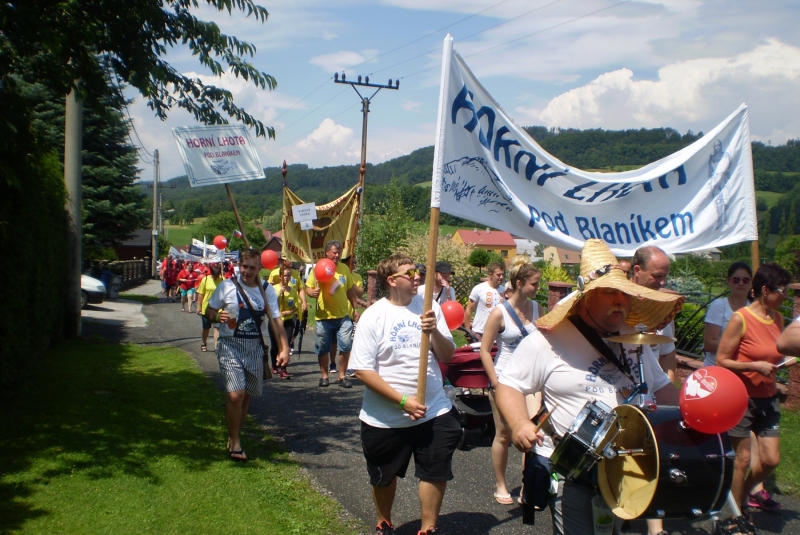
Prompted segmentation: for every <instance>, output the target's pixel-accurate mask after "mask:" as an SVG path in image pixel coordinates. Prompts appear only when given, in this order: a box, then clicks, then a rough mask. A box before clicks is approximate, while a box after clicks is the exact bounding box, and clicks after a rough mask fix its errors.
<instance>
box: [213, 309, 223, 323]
mask: <svg viewBox="0 0 800 535" xmlns="http://www.w3.org/2000/svg"><path fill="white" fill-rule="evenodd" d="M221 312H222V309H220V310H217V315H216V316H214V323H219V315H220V313H221Z"/></svg>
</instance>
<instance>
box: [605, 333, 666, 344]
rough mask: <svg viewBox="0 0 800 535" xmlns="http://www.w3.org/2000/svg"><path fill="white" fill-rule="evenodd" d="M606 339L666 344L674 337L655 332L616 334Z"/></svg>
mask: <svg viewBox="0 0 800 535" xmlns="http://www.w3.org/2000/svg"><path fill="white" fill-rule="evenodd" d="M607 340H610V341H612V342H619V343H620V344H633V345H650V344H667V343H669V342H675V339H674V338H672V337H671V336H664V335H663V334H655V333H633V334H618V335H617V336H612V337H610V338H607Z"/></svg>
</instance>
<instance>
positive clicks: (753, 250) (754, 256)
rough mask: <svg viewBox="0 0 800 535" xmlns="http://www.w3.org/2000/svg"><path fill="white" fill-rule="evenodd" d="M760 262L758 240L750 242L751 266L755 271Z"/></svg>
mask: <svg viewBox="0 0 800 535" xmlns="http://www.w3.org/2000/svg"><path fill="white" fill-rule="evenodd" d="M759 264H760V261H759V258H758V240H755V241H752V242H750V266H751V269H752V270H753V273H755V272H756V271H757V270H758V266H759Z"/></svg>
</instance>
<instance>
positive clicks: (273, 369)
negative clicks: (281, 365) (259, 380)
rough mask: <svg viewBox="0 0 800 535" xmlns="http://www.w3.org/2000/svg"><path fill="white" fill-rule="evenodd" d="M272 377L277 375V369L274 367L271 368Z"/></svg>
mask: <svg viewBox="0 0 800 535" xmlns="http://www.w3.org/2000/svg"><path fill="white" fill-rule="evenodd" d="M272 375H278V368H277V367H276V366H273V367H272Z"/></svg>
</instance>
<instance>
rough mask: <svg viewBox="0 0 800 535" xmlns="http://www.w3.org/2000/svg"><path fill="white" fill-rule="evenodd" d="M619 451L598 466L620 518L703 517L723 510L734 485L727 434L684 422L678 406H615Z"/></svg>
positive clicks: (610, 502) (605, 494)
mask: <svg viewBox="0 0 800 535" xmlns="http://www.w3.org/2000/svg"><path fill="white" fill-rule="evenodd" d="M614 410H615V411H616V413H617V416H618V417H619V420H618V421H619V424H620V428H621V429H620V432H619V434H618V435H617V437H616V440H615V441H614V448H615V449H616V450H617V451H621V450H631V453H632V454H628V455H626V454H622V455H619V456H617V457H614V458H612V459H603V460H602V461H601V462H600V464H599V467H598V480H599V481H598V482H599V486H600V492H601V493H602V495H603V498H604V499H605V501H606V503H607V504H608V506H609V507H610V508H611V510H612V511H613V512H614V514H615V515H617V516H618V517H620V518H623V519H632V518H638V517H644V518H699V517H703V516H707V515H710V514H716V513H719V512H720V511H721V510H722V507H723V506H724V505H725V500H726V498H727V496H728V492H729V491H730V488H731V480H732V478H733V459H734V456H735V455H734V452H733V451H732V450H731V444H730V440H729V439H728V434H727V433H722V434H718V435H709V434H706V433H701V432H699V431H695V430H694V429H691V428H689V427H686V426H685V425H684V424H683V416H682V415H681V411H680V409H679V408H678V407H667V406H659V407H658V408H657V409H655V410H653V411H649V412H647V413H645V412H642V411H641V410H640V409H639V408H637V407H635V406H633V405H619V406H617V407H616V408H615V409H614Z"/></svg>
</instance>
